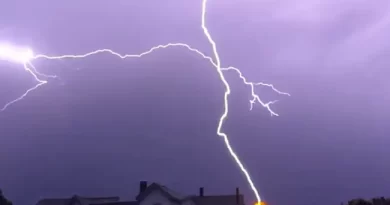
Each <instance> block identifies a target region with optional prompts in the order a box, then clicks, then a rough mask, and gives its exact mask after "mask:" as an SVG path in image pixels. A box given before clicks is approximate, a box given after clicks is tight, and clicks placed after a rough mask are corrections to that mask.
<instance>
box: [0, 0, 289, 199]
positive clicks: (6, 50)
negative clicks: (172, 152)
mask: <svg viewBox="0 0 390 205" xmlns="http://www.w3.org/2000/svg"><path fill="white" fill-rule="evenodd" d="M207 3H208V0H202V15H201V16H202V21H201V28H202V30H203V33H204V35H205V36H206V38H207V40H208V42H209V43H210V45H211V47H212V51H213V58H212V57H210V56H207V55H205V54H204V53H202V52H201V51H200V50H198V49H195V48H193V47H191V46H190V45H188V44H185V43H168V44H165V45H158V46H155V47H152V48H151V49H149V50H147V51H145V52H143V53H140V54H125V55H121V54H119V53H117V52H115V51H113V50H111V49H99V50H95V51H92V52H89V53H86V54H80V55H75V54H71V55H61V56H48V55H44V54H38V55H34V54H33V53H32V51H31V50H30V49H19V48H17V47H15V46H12V45H9V44H0V60H7V61H12V62H15V63H20V64H22V65H23V67H24V69H25V70H26V71H27V72H28V73H30V74H31V75H32V76H33V78H34V79H35V80H36V81H37V82H38V83H37V84H36V85H35V86H34V87H32V88H30V89H28V90H27V91H26V92H25V93H23V95H21V96H20V97H18V98H16V99H14V100H12V101H10V102H8V103H7V104H5V105H4V106H3V108H2V109H1V110H0V111H1V112H2V111H5V110H6V109H7V108H8V107H9V106H11V105H12V104H14V103H17V102H18V101H20V100H23V99H24V98H25V97H26V96H27V95H28V94H29V93H30V92H32V91H34V90H36V89H38V88H39V87H40V86H42V85H44V84H46V83H48V81H47V80H43V79H42V78H45V79H49V78H56V77H57V76H55V75H46V74H43V73H40V72H39V71H38V70H37V69H36V68H35V67H34V65H33V64H32V61H33V60H36V59H47V60H58V59H68V58H70V59H75V58H86V57H88V56H91V55H96V54H100V53H108V54H112V55H114V56H117V57H119V58H121V59H125V58H141V57H143V56H145V55H148V54H150V53H152V52H154V51H156V50H159V49H167V48H169V47H182V48H185V49H187V50H189V51H191V52H194V53H196V54H198V55H200V56H201V57H203V58H204V59H206V60H208V61H209V62H210V63H211V64H212V65H213V67H214V68H215V69H216V71H217V72H218V74H219V78H220V80H221V81H222V83H223V84H224V86H225V93H224V111H223V113H222V115H221V117H220V118H219V122H218V127H217V135H218V136H220V137H222V138H223V140H224V143H225V145H226V148H227V149H228V151H229V153H230V155H231V157H232V158H233V159H234V161H235V162H236V164H237V165H238V167H239V168H240V170H241V172H242V173H243V174H244V176H245V178H246V180H247V182H248V184H249V186H250V188H251V190H252V191H253V193H254V195H255V197H256V200H257V203H256V204H264V203H263V202H262V200H261V197H260V195H259V192H258V190H257V188H256V186H255V184H254V183H253V180H252V178H251V175H250V174H249V172H248V170H247V169H246V168H245V166H244V165H243V163H242V162H241V160H240V158H239V157H238V155H237V154H236V153H235V152H234V150H233V148H232V146H231V144H230V141H229V138H228V135H227V134H226V133H224V132H223V131H222V127H223V123H224V122H225V120H226V119H227V117H228V113H229V95H230V93H231V90H230V85H229V83H228V81H227V80H226V78H225V75H224V72H228V71H234V72H235V73H237V74H238V75H239V78H240V79H241V80H242V82H243V83H244V84H245V85H247V86H249V87H250V91H251V97H252V99H251V100H250V101H249V102H250V110H252V108H253V105H254V104H255V103H259V104H260V105H262V106H263V107H264V108H266V109H267V110H268V111H269V113H270V114H271V116H278V114H277V113H276V112H274V111H273V110H272V109H271V105H272V104H274V103H275V102H277V101H270V102H263V101H262V100H261V98H260V97H259V96H258V95H257V94H256V93H255V87H256V86H266V87H269V88H271V89H272V90H273V91H275V92H276V93H278V94H280V95H287V96H290V94H289V93H285V92H281V91H279V90H278V89H276V88H275V87H274V86H273V85H272V84H266V83H262V82H258V83H256V82H250V81H248V80H247V79H246V78H245V77H244V75H243V74H242V72H241V71H240V70H239V69H238V68H235V67H221V61H220V57H219V53H218V51H217V45H216V43H215V41H214V40H213V38H212V36H211V34H210V32H209V30H208V28H207V26H206V14H207ZM213 59H214V60H213Z"/></svg>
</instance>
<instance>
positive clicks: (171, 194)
mask: <svg viewBox="0 0 390 205" xmlns="http://www.w3.org/2000/svg"><path fill="white" fill-rule="evenodd" d="M156 190H159V191H161V192H162V194H163V195H165V196H166V197H167V198H168V199H169V200H170V201H172V202H181V201H182V200H185V199H187V198H188V197H187V196H185V195H181V194H179V193H177V192H175V191H173V190H171V189H169V188H168V187H166V186H163V185H160V184H157V183H152V184H151V185H149V186H148V187H147V188H146V190H145V191H144V192H142V193H140V194H138V196H137V197H136V200H137V201H142V200H143V199H145V198H146V197H147V196H148V195H149V194H150V193H152V192H153V191H156Z"/></svg>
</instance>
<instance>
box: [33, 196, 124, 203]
mask: <svg viewBox="0 0 390 205" xmlns="http://www.w3.org/2000/svg"><path fill="white" fill-rule="evenodd" d="M117 201H119V197H81V196H78V195H74V196H73V197H71V198H66V199H64V198H63V199H42V200H39V201H38V203H37V205H74V204H77V203H79V205H90V204H101V203H108V202H117Z"/></svg>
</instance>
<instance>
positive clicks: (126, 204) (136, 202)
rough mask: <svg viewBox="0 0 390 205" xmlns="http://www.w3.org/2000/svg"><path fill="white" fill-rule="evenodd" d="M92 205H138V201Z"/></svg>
mask: <svg viewBox="0 0 390 205" xmlns="http://www.w3.org/2000/svg"><path fill="white" fill-rule="evenodd" d="M90 205H138V201H118V202H109V203H100V204H90Z"/></svg>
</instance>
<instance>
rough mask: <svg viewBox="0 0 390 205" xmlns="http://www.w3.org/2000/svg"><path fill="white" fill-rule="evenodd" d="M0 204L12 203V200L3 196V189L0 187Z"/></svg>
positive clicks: (8, 204) (9, 204)
mask: <svg viewBox="0 0 390 205" xmlns="http://www.w3.org/2000/svg"><path fill="white" fill-rule="evenodd" d="M0 205H12V202H11V201H10V200H8V199H7V198H5V196H4V194H3V191H2V190H1V189H0Z"/></svg>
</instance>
